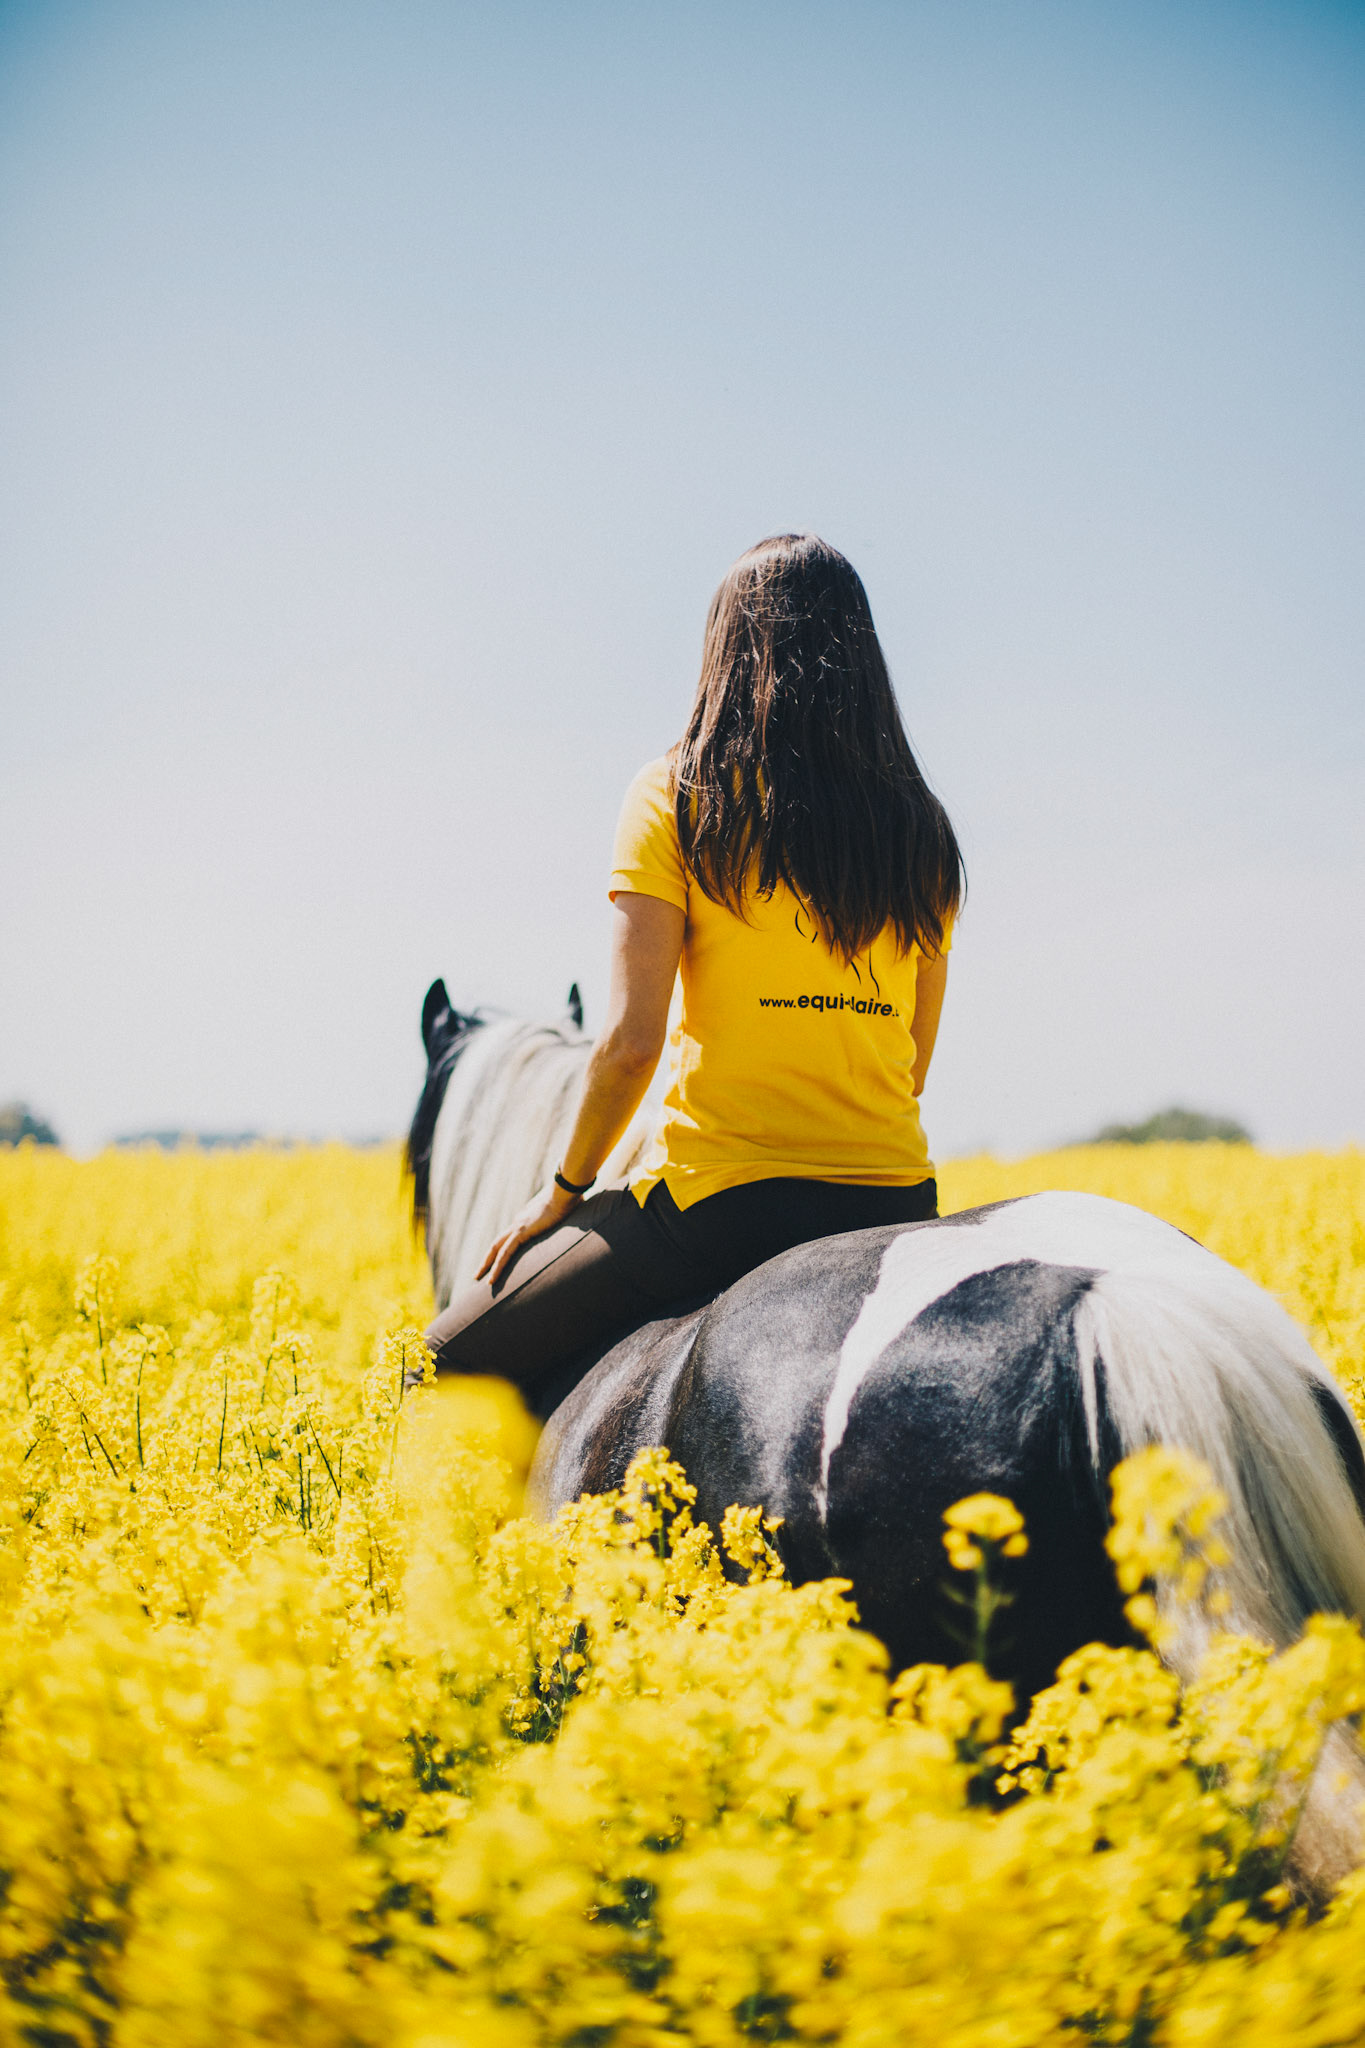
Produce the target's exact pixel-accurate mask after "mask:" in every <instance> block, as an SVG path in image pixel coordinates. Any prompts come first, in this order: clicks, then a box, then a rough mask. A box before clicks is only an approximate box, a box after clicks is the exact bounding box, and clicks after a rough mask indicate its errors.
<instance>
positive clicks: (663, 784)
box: [626, 753, 673, 806]
mask: <svg viewBox="0 0 1365 2048" xmlns="http://www.w3.org/2000/svg"><path fill="white" fill-rule="evenodd" d="M633 796H639V797H640V798H641V799H646V798H652V799H653V800H654V801H656V802H664V803H667V804H669V805H670V806H671V805H672V802H673V756H672V754H671V753H670V754H660V755H659V757H658V759H657V760H656V761H646V762H645V765H644V767H643V768H639V769H637V770H636V772H635V774H634V775H633V776H632V777H631V781H630V786H629V788H628V789H627V791H626V799H627V801H629V800H630V798H631V797H633Z"/></svg>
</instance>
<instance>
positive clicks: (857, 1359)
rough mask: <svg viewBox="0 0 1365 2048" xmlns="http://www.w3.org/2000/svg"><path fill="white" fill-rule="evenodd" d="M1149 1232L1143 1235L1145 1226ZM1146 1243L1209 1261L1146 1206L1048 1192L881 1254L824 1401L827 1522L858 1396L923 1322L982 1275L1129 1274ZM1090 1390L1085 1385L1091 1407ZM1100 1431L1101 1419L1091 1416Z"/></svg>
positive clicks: (1168, 1257) (1161, 1253)
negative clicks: (1035, 1270)
mask: <svg viewBox="0 0 1365 2048" xmlns="http://www.w3.org/2000/svg"><path fill="white" fill-rule="evenodd" d="M1144 1224H1146V1225H1147V1226H1148V1227H1147V1228H1146V1229H1144V1228H1143V1227H1142V1226H1143V1225H1144ZM1137 1246H1141V1249H1142V1252H1143V1253H1144V1254H1145V1256H1144V1258H1143V1260H1142V1263H1143V1264H1144V1265H1146V1264H1148V1263H1149V1261H1150V1260H1151V1259H1152V1258H1153V1257H1154V1256H1155V1257H1156V1258H1158V1259H1159V1260H1160V1261H1161V1263H1162V1264H1163V1265H1166V1264H1168V1263H1175V1264H1178V1265H1180V1266H1182V1267H1183V1266H1187V1265H1189V1264H1205V1265H1207V1264H1208V1263H1210V1260H1211V1255H1210V1254H1209V1253H1208V1252H1206V1251H1205V1250H1204V1248H1203V1246H1202V1245H1197V1244H1195V1243H1194V1242H1193V1240H1192V1239H1190V1238H1188V1237H1186V1236H1185V1235H1184V1234H1183V1232H1181V1231H1179V1230H1176V1229H1174V1228H1173V1226H1172V1225H1171V1224H1169V1223H1163V1222H1162V1221H1161V1220H1160V1218H1159V1217H1156V1216H1151V1215H1148V1213H1147V1211H1146V1210H1144V1209H1132V1208H1129V1207H1128V1206H1127V1204H1125V1203H1118V1202H1110V1201H1106V1200H1104V1199H1103V1197H1101V1196H1099V1195H1081V1194H1071V1193H1062V1192H1049V1193H1046V1194H1041V1195H1030V1196H1028V1197H1026V1198H1025V1199H1024V1200H1023V1201H1020V1202H1008V1203H1006V1204H1004V1205H1003V1206H1002V1207H1001V1208H998V1209H991V1210H989V1211H988V1212H987V1213H986V1214H985V1215H984V1216H983V1217H982V1218H981V1219H980V1221H979V1222H976V1223H950V1224H949V1227H948V1228H947V1229H946V1230H944V1229H939V1230H930V1229H919V1230H908V1231H906V1233H905V1235H904V1236H903V1237H897V1238H893V1239H892V1241H891V1243H890V1244H889V1245H888V1246H887V1248H886V1250H885V1252H884V1253H883V1254H882V1263H881V1270H880V1271H879V1273H878V1275H877V1284H876V1286H875V1287H874V1288H873V1290H872V1292H871V1293H870V1294H869V1295H868V1296H867V1297H866V1299H865V1300H864V1302H863V1305H862V1307H861V1308H860V1309H859V1311H858V1317H857V1321H856V1322H855V1323H854V1324H853V1327H852V1329H851V1330H850V1331H849V1333H848V1335H847V1336H846V1337H845V1339H844V1342H843V1346H842V1348H841V1349H840V1352H839V1365H838V1370H837V1371H836V1372H835V1375H834V1384H833V1386H832V1387H831V1388H830V1391H829V1399H828V1401H827V1402H826V1403H825V1427H824V1439H823V1445H822V1449H821V1454H820V1479H819V1484H818V1485H817V1486H816V1489H815V1497H816V1501H817V1503H818V1505H819V1509H820V1518H821V1520H822V1521H823V1520H824V1518H825V1515H826V1513H827V1510H828V1505H829V1467H830V1460H831V1459H832V1458H833V1456H834V1453H835V1452H836V1451H837V1450H838V1448H839V1446H840V1444H841V1443H842V1442H843V1440H844V1433H845V1431H846V1430H847V1428H848V1418H849V1414H850V1411H851V1410H852V1407H853V1402H854V1398H855V1396H856V1394H857V1392H858V1389H859V1387H861V1385H862V1383H863V1381H864V1380H865V1379H866V1378H867V1375H868V1374H869V1373H870V1372H871V1371H872V1369H873V1367H874V1366H875V1365H876V1363H877V1360H878V1359H879V1358H880V1357H881V1356H882V1354H883V1352H884V1351H886V1350H887V1348H888V1346H890V1345H891V1344H893V1343H894V1342H895V1340H896V1338H897V1337H899V1336H900V1334H901V1332H902V1330H907V1329H908V1328H909V1327H910V1325H911V1323H913V1322H914V1320H915V1318H916V1316H919V1315H923V1313H924V1311H925V1309H927V1308H928V1307H930V1305H931V1304H932V1303H933V1302H936V1301H939V1300H941V1299H942V1297H943V1296H944V1295H945V1294H950V1293H951V1292H952V1290H953V1288H954V1287H957V1286H960V1285H961V1283H962V1282H963V1281H964V1280H970V1279H971V1278H972V1276H973V1275H974V1274H976V1273H992V1272H995V1271H997V1270H998V1268H999V1267H1001V1266H1013V1265H1017V1264H1018V1262H1019V1261H1020V1260H1021V1259H1036V1260H1037V1261H1038V1263H1039V1264H1040V1265H1048V1266H1069V1267H1072V1268H1074V1269H1077V1270H1080V1271H1090V1272H1100V1273H1107V1272H1110V1271H1112V1270H1113V1269H1115V1268H1122V1267H1124V1266H1129V1267H1131V1266H1132V1265H1133V1264H1134V1258H1133V1254H1134V1250H1135V1248H1136V1247H1137ZM1092 1385H1093V1383H1091V1384H1087V1386H1086V1390H1085V1391H1086V1395H1087V1401H1086V1407H1087V1410H1089V1408H1090V1406H1091V1399H1090V1396H1091V1395H1092ZM1087 1420H1088V1421H1089V1423H1090V1425H1091V1430H1092V1433H1093V1429H1094V1417H1093V1415H1090V1414H1087Z"/></svg>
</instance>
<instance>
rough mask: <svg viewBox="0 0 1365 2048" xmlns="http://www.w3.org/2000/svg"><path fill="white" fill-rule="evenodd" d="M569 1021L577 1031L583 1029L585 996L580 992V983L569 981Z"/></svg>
mask: <svg viewBox="0 0 1365 2048" xmlns="http://www.w3.org/2000/svg"><path fill="white" fill-rule="evenodd" d="M569 1022H570V1023H571V1024H572V1025H573V1028H574V1030H575V1031H581V1030H582V1029H583V998H582V996H581V995H580V994H579V993H578V983H577V982H576V981H571V982H570V983H569Z"/></svg>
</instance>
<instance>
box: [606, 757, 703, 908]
mask: <svg viewBox="0 0 1365 2048" xmlns="http://www.w3.org/2000/svg"><path fill="white" fill-rule="evenodd" d="M608 888H609V892H610V894H611V895H612V897H613V898H614V897H615V896H616V894H617V892H618V891H622V890H623V891H625V892H627V893H628V894H630V895H633V896H658V897H660V898H661V899H662V900H663V901H664V902H665V903H674V904H676V905H677V907H678V909H679V910H681V911H684V912H685V911H686V909H687V870H686V868H685V867H684V865H683V857H682V848H681V847H680V846H679V844H678V820H677V814H676V813H675V811H674V808H673V791H672V787H671V778H670V775H669V770H668V762H667V760H666V759H665V760H658V761H651V762H650V764H649V766H648V767H647V768H642V769H641V770H640V772H639V774H638V775H637V776H636V778H635V780H634V781H633V782H632V783H631V785H630V788H629V789H628V790H627V791H626V798H625V802H624V803H623V804H622V806H621V816H620V818H619V820H618V822H617V826H616V843H615V845H614V847H613V849H612V856H611V881H610V883H609V884H608Z"/></svg>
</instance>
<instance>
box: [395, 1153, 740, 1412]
mask: <svg viewBox="0 0 1365 2048" xmlns="http://www.w3.org/2000/svg"><path fill="white" fill-rule="evenodd" d="M710 1291H713V1289H712V1287H711V1285H710V1283H709V1281H708V1279H707V1276H706V1275H705V1274H704V1273H702V1272H701V1270H700V1269H699V1268H698V1266H697V1264H696V1262H695V1261H694V1260H693V1259H692V1258H691V1257H690V1255H689V1254H688V1252H687V1250H686V1248H685V1247H684V1246H681V1245H675V1244H674V1243H672V1242H671V1241H670V1240H669V1239H668V1238H667V1237H665V1236H663V1235H661V1234H660V1233H659V1231H658V1230H657V1229H655V1228H654V1227H653V1226H652V1222H651V1221H648V1220H646V1217H645V1214H644V1212H643V1211H642V1210H641V1208H640V1205H639V1203H638V1202H637V1201H636V1199H635V1197H634V1195H632V1194H629V1193H628V1192H627V1191H626V1190H625V1189H623V1188H607V1189H604V1190H603V1192H602V1193H601V1194H598V1195H593V1196H592V1197H591V1198H590V1199H589V1200H588V1201H586V1202H584V1203H583V1205H582V1207H581V1208H578V1209H576V1210H575V1211H574V1213H573V1215H572V1216H571V1217H569V1219H568V1220H567V1222H564V1223H561V1224H560V1225H559V1227H558V1228H557V1229H555V1230H551V1231H547V1232H546V1234H545V1236H544V1237H537V1238H534V1239H533V1240H532V1241H531V1243H530V1244H527V1245H524V1246H523V1247H522V1249H521V1250H520V1251H519V1252H518V1253H517V1255H516V1257H515V1258H514V1259H513V1261H512V1263H511V1265H510V1266H509V1267H508V1268H507V1271H506V1272H505V1273H504V1274H503V1276H502V1278H501V1280H500V1281H499V1282H498V1285H497V1287H496V1288H493V1287H491V1286H490V1285H489V1283H488V1282H487V1281H486V1280H479V1281H476V1282H475V1283H474V1285H473V1286H472V1287H467V1288H466V1289H465V1290H464V1292H463V1293H462V1294H460V1295H458V1296H457V1297H456V1299H455V1300H454V1301H452V1302H451V1304H450V1306H449V1308H447V1309H443V1310H442V1312H441V1314H440V1315H439V1316H437V1318H436V1320H435V1322H434V1323H433V1324H432V1325H431V1327H430V1329H429V1330H428V1331H427V1343H428V1345H429V1346H430V1347H431V1350H432V1352H433V1353H434V1355H435V1359H436V1370H437V1372H438V1373H446V1372H467V1373H493V1374H496V1375H497V1376H498V1377H499V1378H500V1379H507V1380H513V1381H515V1382H516V1384H517V1385H518V1386H519V1387H520V1388H521V1389H522V1390H523V1392H525V1393H527V1394H528V1395H531V1396H534V1394H535V1393H536V1392H537V1390H538V1389H539V1388H540V1387H541V1386H543V1385H544V1384H545V1382H546V1381H547V1380H548V1379H549V1378H550V1376H551V1375H552V1374H553V1373H554V1372H555V1371H556V1370H557V1369H558V1368H560V1367H562V1366H563V1365H564V1364H565V1363H566V1362H567V1361H568V1360H569V1359H570V1358H572V1356H573V1355H574V1353H575V1352H579V1351H584V1350H587V1349H588V1348H589V1347H590V1346H598V1347H600V1346H602V1345H603V1344H605V1343H607V1342H608V1341H609V1340H610V1339H611V1338H612V1337H613V1336H615V1335H616V1334H617V1333H620V1334H621V1335H624V1334H625V1332H626V1331H627V1330H629V1329H631V1328H633V1327H634V1326H635V1325H636V1324H638V1323H643V1322H648V1321H649V1319H650V1318H651V1316H654V1315H657V1314H658V1313H659V1310H660V1309H661V1308H663V1307H665V1306H667V1305H668V1304H669V1303H671V1302H674V1301H679V1300H681V1299H683V1298H684V1297H685V1296H687V1295H692V1294H696V1293H699V1292H701V1293H705V1292H710Z"/></svg>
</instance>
